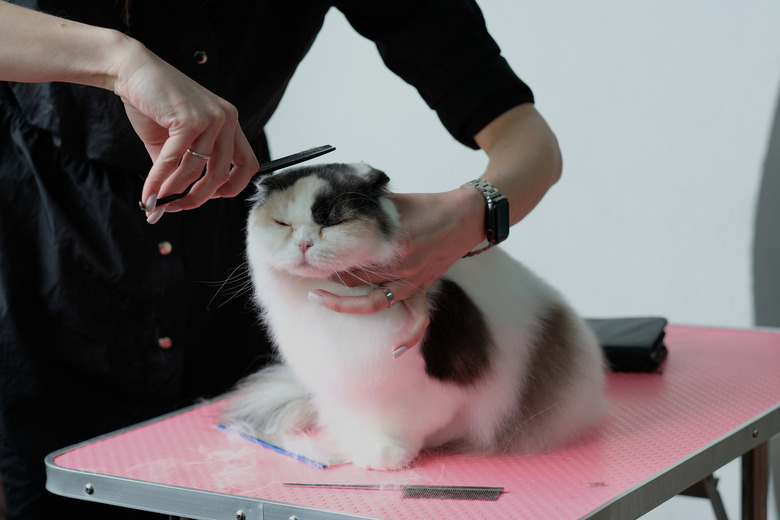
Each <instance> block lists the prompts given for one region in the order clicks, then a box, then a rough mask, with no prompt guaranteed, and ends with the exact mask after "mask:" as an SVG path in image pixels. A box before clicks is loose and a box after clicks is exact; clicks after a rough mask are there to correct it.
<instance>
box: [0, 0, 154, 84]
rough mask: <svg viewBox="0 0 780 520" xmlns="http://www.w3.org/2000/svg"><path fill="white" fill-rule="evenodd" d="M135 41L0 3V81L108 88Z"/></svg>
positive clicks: (115, 32)
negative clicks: (61, 82)
mask: <svg viewBox="0 0 780 520" xmlns="http://www.w3.org/2000/svg"><path fill="white" fill-rule="evenodd" d="M139 47H142V46H141V44H140V43H138V42H136V41H135V40H132V39H131V38H128V37H126V36H124V35H123V34H121V33H119V32H118V31H113V30H110V29H104V28H100V27H93V26H89V25H85V24H82V23H78V22H74V21H70V20H65V19H62V18H58V17H55V16H51V15H48V14H45V13H40V12H37V11H33V10H30V9H26V8H23V7H19V6H16V5H13V4H9V3H7V2H3V1H0V79H2V80H5V81H18V82H28V83H29V82H46V81H63V82H69V83H79V84H83V85H92V86H96V87H102V88H105V89H108V90H114V83H115V80H116V78H117V77H118V75H119V74H120V70H119V66H118V65H117V64H122V63H123V60H125V59H126V58H127V57H128V56H129V55H130V54H131V53H132V54H133V55H137V54H138V53H137V49H138V48H139Z"/></svg>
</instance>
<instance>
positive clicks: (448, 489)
mask: <svg viewBox="0 0 780 520" xmlns="http://www.w3.org/2000/svg"><path fill="white" fill-rule="evenodd" d="M403 490H404V491H403V493H402V494H401V498H433V499H439V500H492V501H495V500H498V496H499V495H500V494H501V493H502V492H503V491H504V488H502V487H469V486H403Z"/></svg>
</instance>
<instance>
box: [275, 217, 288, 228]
mask: <svg viewBox="0 0 780 520" xmlns="http://www.w3.org/2000/svg"><path fill="white" fill-rule="evenodd" d="M274 222H275V223H276V224H278V225H280V226H284V227H290V224H288V223H287V222H284V221H282V220H276V219H274Z"/></svg>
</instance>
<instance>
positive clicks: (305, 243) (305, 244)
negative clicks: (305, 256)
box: [298, 240, 312, 253]
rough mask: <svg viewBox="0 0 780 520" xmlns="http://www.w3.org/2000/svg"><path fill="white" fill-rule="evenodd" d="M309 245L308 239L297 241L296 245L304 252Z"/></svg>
mask: <svg viewBox="0 0 780 520" xmlns="http://www.w3.org/2000/svg"><path fill="white" fill-rule="evenodd" d="M311 245H312V244H311V242H309V241H308V240H301V241H300V242H298V247H300V248H301V253H305V252H306V251H307V250H308V249H309V248H310V247H311Z"/></svg>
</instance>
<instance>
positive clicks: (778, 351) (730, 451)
mask: <svg viewBox="0 0 780 520" xmlns="http://www.w3.org/2000/svg"><path fill="white" fill-rule="evenodd" d="M666 344H667V346H668V347H669V359H668V361H667V362H666V364H665V366H664V373H663V374H627V373H614V374H610V376H609V383H608V393H609V401H610V409H609V414H608V417H607V420H606V421H605V423H604V424H603V425H602V426H601V427H599V428H598V429H597V430H596V431H593V432H592V433H590V434H589V435H588V436H586V437H585V438H584V439H582V440H581V441H580V442H578V443H577V444H575V445H573V446H569V447H567V448H565V449H561V450H558V451H551V452H548V453H543V454H539V455H532V456H519V455H518V456H513V455H501V456H473V455H472V456H470V455H430V454H428V455H423V456H421V457H420V459H419V461H418V462H417V463H416V464H415V466H414V467H413V468H411V469H408V470H404V471H397V472H378V471H365V470H361V469H359V468H356V467H354V466H352V465H343V466H337V467H331V468H328V469H318V468H315V467H312V466H310V465H308V464H306V463H303V462H299V461H296V460H293V459H291V458H289V457H286V456H284V455H280V454H278V453H275V452H274V451H272V450H270V449H267V448H264V447H261V446H258V445H256V444H253V443H251V442H249V441H247V440H244V439H242V438H240V437H237V436H235V435H230V434H227V433H225V432H223V431H220V430H218V429H217V427H216V425H217V423H218V415H219V411H220V409H221V407H222V406H224V403H223V402H221V401H213V402H207V403H204V404H202V405H198V406H196V407H192V408H188V409H186V410H182V411H180V412H177V413H174V414H171V415H167V416H165V417H162V418H159V419H156V420H154V421H151V422H147V423H144V424H140V425H137V426H134V427H132V428H129V429H126V430H122V431H119V432H116V433H113V434H110V435H107V436H103V437H100V438H98V439H94V440H91V441H88V442H85V443H82V444H79V445H76V446H72V447H69V448H66V449H64V450H61V451H59V452H56V453H53V454H51V455H49V456H48V457H47V459H46V465H47V472H48V481H47V487H48V489H49V490H50V491H52V492H54V493H57V494H60V495H65V496H69V497H75V498H80V499H83V500H92V501H96V502H104V503H111V504H115V505H120V506H125V507H130V508H136V509H143V510H150V511H157V512H161V513H166V514H170V515H176V516H183V517H190V518H202V519H224V520H232V519H238V520H244V519H246V520H255V519H257V520H266V519H283V520H286V519H293V518H297V519H298V520H306V519H311V518H316V519H347V518H352V519H354V518H371V519H399V520H415V519H419V520H430V519H432V518H447V519H464V520H465V519H474V518H491V519H503V518H526V519H532V518H542V519H549V518H556V519H569V518H570V519H576V518H617V519H625V518H636V517H638V516H640V515H642V514H644V513H646V512H647V511H649V510H651V509H652V508H654V507H656V506H658V505H659V504H661V503H663V502H664V501H666V500H667V499H669V498H671V497H673V496H674V495H676V494H678V493H680V492H682V491H683V490H685V489H686V488H688V487H689V486H692V485H693V484H695V483H697V482H699V481H702V480H703V479H705V477H708V476H709V475H710V474H712V472H713V471H715V470H716V469H718V468H719V467H721V466H723V465H725V464H727V463H728V462H730V461H731V460H733V459H735V458H737V457H740V456H743V472H746V474H745V475H744V477H746V479H745V482H746V483H748V484H750V483H751V482H752V480H753V475H754V474H755V475H757V477H758V480H759V483H758V493H757V495H756V496H758V498H759V500H758V502H755V501H752V495H751V496H748V497H745V496H743V504H744V509H743V512H744V513H745V515H747V516H753V515H754V514H755V515H757V516H761V514H762V505H761V503H760V502H761V500H762V499H763V501H764V505H763V512H764V514H765V511H766V509H765V507H766V466H765V464H766V460H765V458H766V442H767V440H768V439H769V438H770V437H771V436H773V435H774V434H776V433H778V432H780V331H773V330H733V329H714V328H701V327H683V326H668V327H667V335H666ZM754 463H755V464H757V465H756V466H754V465H753V464H754ZM762 464H763V466H762ZM284 482H304V483H338V484H382V485H392V484H417V485H419V484H424V485H453V486H496V487H504V488H505V490H504V492H503V493H502V494H501V496H500V497H499V498H498V500H496V501H462V500H436V499H404V498H401V496H400V495H401V492H400V491H394V490H390V489H387V490H350V489H317V488H301V487H289V486H284V485H282V483H284ZM762 489H763V490H762ZM748 491H750V492H751V494H752V493H753V491H751V490H750V489H748ZM744 492H745V489H743V493H744Z"/></svg>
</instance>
